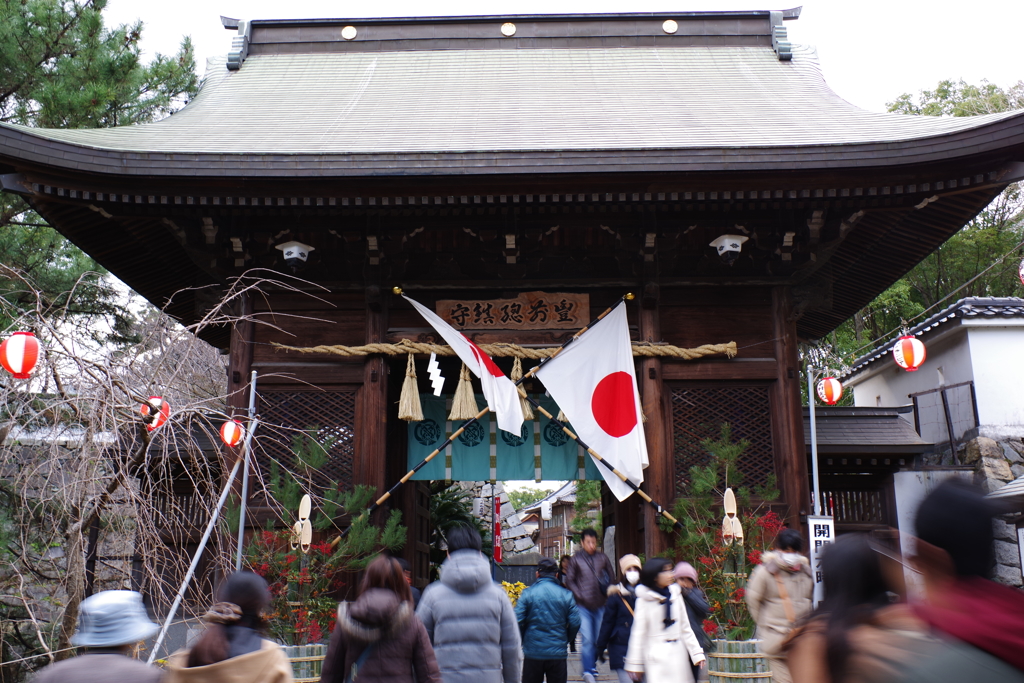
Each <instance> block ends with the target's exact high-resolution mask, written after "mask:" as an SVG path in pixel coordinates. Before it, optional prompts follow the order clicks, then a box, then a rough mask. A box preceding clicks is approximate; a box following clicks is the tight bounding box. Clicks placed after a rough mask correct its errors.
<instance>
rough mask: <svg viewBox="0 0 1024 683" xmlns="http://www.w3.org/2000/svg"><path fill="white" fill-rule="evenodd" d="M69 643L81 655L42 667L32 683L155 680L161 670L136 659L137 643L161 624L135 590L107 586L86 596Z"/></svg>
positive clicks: (150, 682)
mask: <svg viewBox="0 0 1024 683" xmlns="http://www.w3.org/2000/svg"><path fill="white" fill-rule="evenodd" d="M78 609H79V612H78V630H77V631H76V632H75V635H73V636H72V637H71V644H72V645H74V646H76V647H79V648H84V651H83V652H81V653H80V655H79V656H78V657H73V658H71V659H65V660H64V661H61V662H56V663H54V664H51V665H49V666H47V667H46V668H44V669H42V670H41V671H40V672H39V673H38V674H37V675H36V677H35V678H33V679H32V683H67V682H68V681H74V683H121V682H122V681H124V683H157V682H158V681H159V680H160V678H161V676H162V675H163V672H162V671H161V670H160V669H157V668H155V667H152V666H148V665H146V664H143V663H142V662H140V661H138V660H137V659H132V658H131V657H130V656H129V653H130V652H131V651H132V649H133V648H134V646H135V644H136V643H138V642H139V641H141V640H145V639H146V638H149V637H150V636H152V635H153V634H155V633H156V632H157V631H159V630H160V627H159V626H157V625H156V624H154V623H153V622H152V621H150V620H149V617H148V616H147V615H146V608H145V606H143V604H142V596H141V595H139V594H138V593H136V592H135V591H103V592H102V593H97V594H96V595H92V596H90V597H88V598H86V599H85V600H83V601H82V603H81V605H79V608H78Z"/></svg>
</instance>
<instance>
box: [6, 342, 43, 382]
mask: <svg viewBox="0 0 1024 683" xmlns="http://www.w3.org/2000/svg"><path fill="white" fill-rule="evenodd" d="M38 360H39V340H38V339H36V336H35V335H34V334H32V333H31V332H15V333H14V334H12V335H11V336H10V337H9V338H8V339H6V340H4V343H3V344H0V365H3V366H4V370H6V371H7V372H9V373H11V374H12V375H14V376H15V377H16V378H17V379H28V378H29V376H30V375H31V374H32V371H33V370H35V367H36V361H38Z"/></svg>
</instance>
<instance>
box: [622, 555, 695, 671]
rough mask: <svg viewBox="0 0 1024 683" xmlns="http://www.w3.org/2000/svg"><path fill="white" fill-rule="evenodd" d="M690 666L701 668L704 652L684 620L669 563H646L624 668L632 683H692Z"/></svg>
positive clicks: (677, 590) (686, 620)
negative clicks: (643, 680) (638, 682)
mask: <svg viewBox="0 0 1024 683" xmlns="http://www.w3.org/2000/svg"><path fill="white" fill-rule="evenodd" d="M690 662H692V663H693V664H694V666H704V650H702V649H701V647H700V643H699V642H698V641H697V636H696V634H694V632H693V628H691V626H690V620H689V619H688V618H687V615H686V603H684V602H683V595H682V591H680V589H679V586H678V585H677V584H676V578H675V573H674V571H673V566H672V563H671V562H670V561H668V560H663V559H661V558H655V559H653V560H647V563H646V564H645V565H644V566H643V569H642V570H641V572H640V585H639V586H637V587H636V615H635V616H634V619H633V630H632V631H631V632H630V634H629V650H628V651H627V652H626V661H625V667H624V668H625V669H626V672H627V673H628V674H629V677H630V678H631V679H633V680H634V681H639V680H641V679H645V681H646V683H693V673H692V672H691V669H690V666H689V664H690Z"/></svg>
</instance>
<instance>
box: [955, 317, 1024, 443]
mask: <svg viewBox="0 0 1024 683" xmlns="http://www.w3.org/2000/svg"><path fill="white" fill-rule="evenodd" d="M1007 322H1008V321H995V320H993V321H977V322H975V321H971V322H970V324H969V326H968V327H967V330H968V335H967V336H968V339H969V342H970V353H971V363H972V365H973V367H974V383H975V391H976V392H977V395H978V419H979V421H980V423H981V424H980V425H979V434H980V435H982V436H987V437H989V438H992V439H1005V438H1010V437H1016V438H1020V437H1021V436H1024V321H1020V322H1019V323H1017V324H1010V325H1008V324H1007ZM1014 322H1017V321H1014ZM964 324H965V325H966V324H967V323H964Z"/></svg>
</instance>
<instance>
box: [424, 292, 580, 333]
mask: <svg viewBox="0 0 1024 683" xmlns="http://www.w3.org/2000/svg"><path fill="white" fill-rule="evenodd" d="M436 310H437V314H438V315H439V316H441V318H443V319H444V320H445V321H446V322H448V323H449V324H450V325H451V326H452V327H454V328H456V329H459V330H575V329H579V328H580V327H583V326H584V325H586V324H587V322H588V320H587V316H589V315H590V295H589V294H564V293H554V294H551V293H548V292H523V293H522V294H520V295H519V296H517V297H516V298H515V299H489V300H485V301H477V300H468V299H443V300H441V301H438V302H437V309H436Z"/></svg>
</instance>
